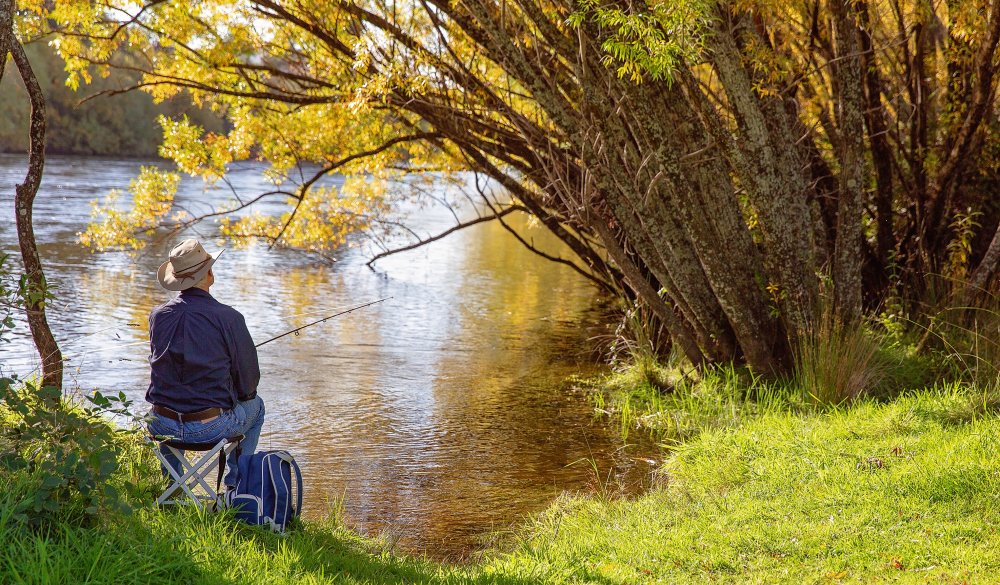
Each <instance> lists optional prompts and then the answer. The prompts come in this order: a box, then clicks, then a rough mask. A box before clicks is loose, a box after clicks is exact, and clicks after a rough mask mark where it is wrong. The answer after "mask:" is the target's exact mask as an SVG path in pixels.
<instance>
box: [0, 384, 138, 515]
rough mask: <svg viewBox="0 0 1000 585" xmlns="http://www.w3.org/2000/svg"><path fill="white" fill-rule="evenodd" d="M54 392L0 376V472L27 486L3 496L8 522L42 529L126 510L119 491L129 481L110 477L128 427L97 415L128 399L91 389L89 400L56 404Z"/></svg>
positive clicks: (124, 407)
mask: <svg viewBox="0 0 1000 585" xmlns="http://www.w3.org/2000/svg"><path fill="white" fill-rule="evenodd" d="M61 397H62V395H61V392H60V390H59V389H57V388H51V387H38V386H36V385H35V384H34V383H32V382H30V381H18V380H16V379H12V378H0V419H2V420H3V426H2V430H0V469H2V473H0V475H7V476H9V477H16V478H20V479H19V481H22V482H24V483H25V486H26V487H24V491H23V492H22V493H21V495H22V496H23V499H21V500H19V501H16V502H11V503H10V505H11V506H12V507H11V508H10V509H8V510H7V511H6V513H7V521H8V522H10V521H13V522H16V523H21V524H24V525H27V526H30V527H33V528H41V527H46V526H51V525H53V524H54V523H55V524H57V523H60V522H71V523H79V522H83V521H85V520H86V519H87V518H93V517H95V516H96V515H97V514H98V513H100V512H103V511H107V510H108V509H117V510H123V509H126V508H125V501H124V499H123V494H122V492H121V490H122V489H123V487H124V488H130V487H131V486H130V485H129V484H127V483H126V484H124V485H123V484H122V483H120V482H113V481H112V478H113V477H114V476H115V474H116V472H118V470H119V466H118V454H119V449H118V444H119V443H120V442H121V438H122V435H123V434H127V433H128V431H127V430H121V429H116V428H115V427H114V426H113V425H112V423H110V422H109V421H108V420H106V419H105V418H103V417H102V414H107V413H109V412H119V411H122V410H127V409H128V406H129V402H128V401H127V400H126V399H125V397H124V395H120V396H118V397H114V398H109V397H105V396H103V395H101V394H99V393H95V395H94V397H93V398H92V401H93V404H94V407H93V408H87V409H85V408H80V407H75V406H71V405H67V404H61V403H60V400H61Z"/></svg>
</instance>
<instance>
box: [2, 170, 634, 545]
mask: <svg viewBox="0 0 1000 585" xmlns="http://www.w3.org/2000/svg"><path fill="white" fill-rule="evenodd" d="M21 165H23V159H21V158H19V157H2V156H0V193H3V194H4V195H3V201H4V204H5V205H7V206H8V207H7V208H6V209H4V210H3V212H4V213H11V212H12V210H11V209H10V207H11V206H12V204H11V203H10V200H11V198H12V196H10V195H7V194H9V193H12V192H13V189H12V185H13V184H14V183H15V182H16V181H17V180H20V178H21V176H20V174H21V173H22V170H21V169H22V168H23V167H22V166H21ZM138 166H139V163H137V162H134V161H121V160H106V159H76V158H58V157H53V158H52V159H51V160H50V161H49V164H48V171H49V172H48V175H47V176H46V179H45V181H44V182H43V185H42V190H41V192H40V194H39V198H38V203H37V207H36V217H37V218H38V225H37V226H36V231H37V233H38V237H39V240H40V241H41V242H43V246H42V254H43V258H44V259H45V264H46V268H47V271H48V277H49V280H50V281H51V282H53V283H55V284H56V285H57V286H58V287H59V288H58V300H57V302H56V303H54V304H53V306H52V307H51V311H52V314H51V316H50V319H51V321H52V323H53V325H54V328H55V330H56V334H57V337H58V338H59V339H60V340H61V341H62V343H63V345H64V352H65V354H66V355H67V356H69V358H70V361H69V364H68V367H67V374H68V380H69V382H70V383H71V384H75V385H77V386H78V387H79V388H80V389H81V390H83V391H88V390H90V389H93V388H99V389H101V390H102V391H112V392H117V391H119V390H121V391H124V392H125V393H126V394H127V395H128V396H129V397H131V398H132V399H134V400H136V401H137V402H140V403H141V400H142V396H143V394H144V391H145V386H146V384H147V383H148V379H149V373H148V366H147V364H146V352H147V347H146V344H145V340H146V339H147V321H146V319H147V315H148V313H149V311H150V309H151V308H152V307H153V306H155V305H156V304H159V303H161V302H164V301H165V300H167V299H168V298H169V297H170V295H171V293H168V292H166V291H163V290H161V289H159V287H158V286H157V285H156V282H155V279H154V277H153V273H154V271H155V268H156V266H157V265H158V264H159V263H160V262H161V261H162V259H163V258H165V256H166V252H167V250H168V249H169V247H170V245H171V244H172V243H173V241H174V240H169V241H161V242H154V243H153V244H152V245H151V246H150V247H149V248H148V249H147V250H145V251H143V252H142V253H140V254H137V255H128V254H123V253H115V254H99V255H95V254H91V253H89V252H87V251H86V250H83V249H81V248H80V247H79V246H78V245H77V244H76V243H75V234H76V233H77V232H79V231H80V230H81V229H82V228H83V226H84V225H85V223H86V221H87V220H88V218H89V201H90V200H91V199H93V198H95V197H98V196H102V195H104V194H105V193H106V192H107V191H108V190H109V189H111V188H124V187H126V186H127V184H128V181H129V180H130V179H131V178H132V177H134V176H135V174H136V173H137V172H138ZM259 170H260V168H259V167H256V166H254V165H245V166H244V167H241V168H239V169H237V172H236V173H234V175H233V179H234V182H235V183H236V186H237V188H239V189H241V190H243V191H244V192H252V191H253V190H260V189H262V188H263V185H262V184H261V183H260V181H259V178H258V177H259V174H258V173H259ZM442 188H444V187H442ZM224 197H225V195H224V194H222V193H218V192H213V191H211V190H209V191H208V192H205V189H204V187H203V186H202V185H201V184H200V183H199V182H197V181H193V180H188V179H186V180H185V181H184V182H183V183H182V185H181V190H180V192H179V195H178V199H179V201H180V202H181V203H184V204H188V205H190V204H193V202H194V201H195V200H202V199H205V198H207V199H208V200H209V201H214V202H215V203H216V204H218V203H220V202H221V201H222V200H223V199H224ZM8 217H9V216H8ZM411 221H416V222H417V224H418V227H419V228H420V229H421V230H422V231H424V232H435V231H438V230H440V229H442V228H444V227H447V226H448V225H449V221H450V216H448V215H447V214H443V213H441V214H435V213H433V212H424V213H423V214H421V215H419V216H417V217H415V218H411ZM516 228H517V229H518V230H520V231H521V232H522V233H525V234H526V235H527V236H528V237H529V238H532V239H533V240H534V241H535V243H536V244H537V245H539V246H542V247H544V248H546V249H547V250H558V249H559V248H558V247H557V246H556V244H557V243H556V242H554V241H553V239H552V238H550V237H547V234H545V233H544V232H543V231H542V230H541V229H539V228H533V227H531V226H529V225H527V224H525V223H524V222H520V223H517V225H516ZM199 230H200V233H199V234H197V235H199V236H200V237H203V238H208V239H211V234H212V230H211V227H210V226H203V227H202V228H199ZM15 238H16V235H15V234H14V232H13V230H12V229H11V227H10V226H9V225H5V224H4V223H2V222H0V245H2V247H3V249H5V250H14V249H15V248H16V239H15ZM216 245H221V244H220V243H215V242H214V241H213V242H212V243H210V244H208V247H209V248H214V247H215V246H216ZM365 260H366V256H365V255H364V254H362V253H361V252H359V251H358V250H348V251H346V252H345V253H344V254H343V256H342V257H341V258H340V261H339V262H337V263H336V264H334V265H333V266H327V265H321V264H317V263H314V262H312V261H311V260H309V259H308V258H306V257H303V256H302V255H301V254H296V253H287V252H267V251H266V250H264V249H262V248H251V249H248V250H228V251H227V252H226V253H225V254H224V255H223V256H222V258H221V259H220V261H219V263H218V264H216V274H217V284H216V286H215V287H213V290H212V292H213V294H214V295H215V296H216V297H217V298H218V299H219V300H221V301H222V302H224V303H227V304H231V305H233V306H235V307H236V308H238V309H239V310H241V311H242V312H243V313H244V314H245V315H246V317H247V322H248V326H249V328H250V330H251V333H252V334H253V336H254V338H255V339H256V340H257V341H262V340H264V339H266V338H268V337H271V336H273V335H276V334H278V333H281V332H283V331H286V330H288V329H291V328H293V327H298V326H301V325H303V324H305V323H308V322H310V321H312V320H315V319H317V318H319V317H321V316H324V315H326V314H330V313H333V312H335V311H336V310H337V309H338V308H340V307H345V306H350V305H354V304H358V303H361V302H366V301H369V300H372V299H376V298H381V297H388V296H391V297H393V298H392V299H391V300H389V301H386V302H384V303H380V304H378V305H374V306H372V307H368V308H365V309H361V310H360V311H358V312H355V313H352V314H350V315H345V316H343V317H339V318H337V319H335V320H332V321H330V322H327V323H324V324H322V325H317V326H315V327H311V328H309V329H307V330H305V331H303V332H302V334H301V335H298V336H288V337H284V338H282V339H280V340H277V341H275V342H273V343H270V344H268V345H266V346H264V347H263V348H261V352H260V358H261V367H262V371H263V379H262V382H261V388H260V394H261V396H262V397H263V398H264V400H265V402H266V404H267V409H268V416H267V419H266V421H265V424H264V434H263V437H262V439H261V448H287V449H289V450H291V451H292V452H293V453H294V454H295V455H296V458H297V459H298V460H299V461H300V462H301V465H302V468H303V472H304V475H305V479H306V485H307V494H306V504H307V510H308V513H309V514H311V515H313V516H317V515H322V514H323V512H324V510H325V509H326V508H327V504H328V502H330V501H331V500H336V499H339V498H344V510H345V513H346V516H347V519H348V520H349V521H350V522H351V523H352V525H354V526H356V527H358V528H360V529H361V530H364V531H368V532H371V533H378V532H383V531H390V532H392V533H394V534H395V535H397V536H398V537H399V541H400V544H401V545H402V546H404V547H406V548H407V549H410V550H415V551H427V552H428V553H429V554H432V555H434V556H454V555H460V554H462V553H464V552H465V551H468V550H469V548H470V547H474V546H475V545H476V543H477V542H479V540H480V539H481V535H482V534H483V533H484V532H486V531H489V530H492V529H496V528H504V527H506V526H508V525H510V524H511V523H513V522H516V521H518V520H520V519H521V518H522V517H523V516H524V515H525V514H528V513H531V512H534V511H538V510H540V509H542V508H544V507H545V506H546V505H547V504H548V503H549V502H551V500H552V498H553V497H554V496H555V495H557V494H558V493H560V492H561V491H564V490H577V489H582V488H584V487H585V486H586V485H587V484H588V482H589V481H590V479H591V473H590V471H589V470H590V469H591V466H590V465H589V464H578V465H571V464H572V463H574V462H578V461H580V460H584V459H591V460H593V462H594V465H596V466H597V468H598V469H600V470H601V471H607V470H609V469H611V468H613V467H616V468H621V469H622V470H623V471H624V469H625V468H629V467H631V464H630V463H629V462H630V461H631V458H629V457H624V458H622V457H618V456H617V455H616V454H617V453H618V451H619V450H620V448H621V444H620V441H619V440H618V438H617V434H616V433H615V431H614V429H610V430H609V429H607V428H605V427H604V426H602V425H601V424H599V423H598V422H595V421H594V419H593V417H592V414H591V409H590V408H589V407H588V406H587V404H586V403H585V402H584V401H583V400H581V399H580V397H578V396H573V395H571V394H570V393H569V392H568V391H567V390H566V389H565V388H564V387H563V385H562V381H563V380H564V379H565V377H566V376H568V375H570V374H573V373H580V372H584V373H586V372H594V371H596V369H597V366H596V365H594V363H593V360H592V359H591V356H590V348H591V346H592V342H591V340H590V339H589V338H590V337H591V336H593V335H595V334H596V333H597V332H599V331H600V330H599V314H598V313H599V311H598V310H597V308H595V303H596V300H595V298H594V292H593V290H592V288H591V287H590V286H589V285H588V284H587V283H586V282H585V281H584V280H583V279H582V278H581V277H579V275H577V274H576V273H574V272H572V271H571V270H569V269H567V268H565V267H562V266H557V265H554V264H552V263H549V262H546V261H544V260H541V259H539V258H538V257H536V256H535V255H533V254H532V253H531V252H529V251H527V250H525V249H524V248H523V247H521V246H520V244H518V243H517V242H516V241H514V239H513V238H511V237H510V236H509V234H507V233H506V232H505V231H504V229H503V228H502V226H500V225H497V224H483V225H480V226H477V227H475V228H471V229H468V230H465V231H462V232H458V233H456V234H455V235H453V236H451V237H449V238H447V239H445V240H442V241H440V242H436V243H434V244H433V245H431V246H427V247H424V248H421V249H418V250H415V251H412V252H408V253H406V254H401V255H396V256H391V257H388V258H386V259H384V260H382V261H380V262H379V263H378V270H377V271H371V270H368V269H367V268H365V267H364V261H365ZM25 333H26V327H22V328H21V334H20V335H19V336H17V337H15V340H14V343H13V344H10V345H9V346H7V347H4V348H3V349H2V351H3V354H2V355H0V366H2V367H4V368H5V369H7V370H10V369H13V370H15V371H18V372H22V373H24V372H26V371H27V370H30V369H31V368H33V367H35V366H36V365H37V358H35V357H34V354H33V352H32V349H31V347H30V343H29V341H28V339H27V338H26V337H24V334H25ZM643 465H644V464H643ZM630 471H631V473H633V474H634V476H635V477H639V476H642V475H643V474H645V473H647V472H648V469H646V468H645V467H642V466H638V467H632V468H631V470H630Z"/></svg>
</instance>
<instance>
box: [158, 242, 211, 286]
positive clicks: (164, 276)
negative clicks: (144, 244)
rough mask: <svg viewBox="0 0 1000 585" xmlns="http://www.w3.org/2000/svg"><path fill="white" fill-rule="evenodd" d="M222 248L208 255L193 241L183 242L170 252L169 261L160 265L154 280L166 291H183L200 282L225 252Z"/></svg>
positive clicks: (198, 243) (199, 244)
mask: <svg viewBox="0 0 1000 585" xmlns="http://www.w3.org/2000/svg"><path fill="white" fill-rule="evenodd" d="M225 251H226V249H225V248H223V249H221V250H219V251H218V252H216V253H214V254H209V253H208V252H206V251H205V248H204V247H202V245H201V243H200V242H198V240H195V239H193V238H192V239H188V240H184V241H183V242H181V243H179V244H177V245H176V246H174V249H173V250H170V259H169V260H167V261H166V262H164V263H163V264H160V268H159V270H157V271H156V280H157V281H159V283H160V286H162V287H163V288H165V289H167V290H173V291H178V290H185V289H189V288H191V287H192V286H194V285H196V284H198V283H199V282H201V279H203V278H205V275H206V274H208V271H209V270H211V269H212V265H213V264H215V261H216V260H218V259H219V256H220V255H221V254H222V253H223V252H225Z"/></svg>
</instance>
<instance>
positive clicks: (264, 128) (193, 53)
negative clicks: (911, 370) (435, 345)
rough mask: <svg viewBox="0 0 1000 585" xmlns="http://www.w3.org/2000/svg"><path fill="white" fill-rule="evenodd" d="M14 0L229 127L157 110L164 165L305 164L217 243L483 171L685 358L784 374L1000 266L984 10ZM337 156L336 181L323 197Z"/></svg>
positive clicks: (297, 230) (305, 225)
mask: <svg viewBox="0 0 1000 585" xmlns="http://www.w3.org/2000/svg"><path fill="white" fill-rule="evenodd" d="M23 8H25V9H26V10H27V12H25V13H24V14H23V18H22V22H21V24H20V27H21V28H20V31H21V33H22V34H24V35H29V36H30V35H35V34H43V33H45V32H46V30H47V28H48V27H49V26H50V25H51V24H52V23H55V28H56V30H57V32H58V36H56V37H55V39H56V40H55V41H54V42H55V46H56V47H57V49H58V50H59V52H60V54H61V55H62V56H63V57H64V58H66V59H67V63H68V67H69V71H70V74H71V77H70V83H71V85H74V84H76V83H79V82H81V81H83V82H86V81H90V80H91V79H92V76H93V75H95V74H103V73H105V72H107V71H109V70H111V69H120V70H126V71H131V72H133V73H135V74H136V75H137V76H138V77H137V82H136V83H135V85H134V87H135V88H136V89H141V90H143V91H146V92H148V93H150V94H151V95H153V96H154V97H155V98H156V99H167V98H170V97H172V96H175V95H178V94H179V93H182V92H183V93H187V94H188V95H190V97H191V99H192V100H193V101H194V102H195V103H196V104H206V105H208V106H210V107H212V108H214V109H215V110H216V111H220V112H225V115H226V117H227V120H228V123H229V124H230V125H231V129H230V130H228V131H226V132H208V133H206V132H204V130H203V129H202V128H199V127H198V126H197V125H195V124H193V123H192V122H191V121H190V120H183V119H181V120H172V121H164V128H165V144H164V147H163V149H162V152H163V153H164V154H165V155H167V156H169V157H171V158H173V159H174V160H175V161H176V162H177V163H178V166H179V168H180V169H181V170H183V171H185V172H191V173H198V174H202V175H205V176H208V177H219V176H222V175H224V173H225V171H226V167H227V165H229V164H230V163H232V162H233V161H235V160H239V159H244V158H248V157H259V158H262V159H264V160H267V161H270V162H271V163H272V164H273V166H274V169H275V172H276V173H279V174H280V173H284V172H287V171H288V170H289V169H291V168H293V167H294V166H295V165H296V164H299V163H301V162H311V163H316V164H317V165H318V168H319V170H318V171H317V173H316V175H315V176H314V177H312V178H309V179H307V180H305V181H303V183H302V184H301V185H299V186H298V187H297V188H296V189H295V190H294V191H289V192H285V193H280V192H279V194H281V195H282V196H288V197H290V198H291V199H292V200H293V201H294V203H295V205H296V207H295V211H293V212H291V213H289V214H288V215H287V216H285V217H283V218H260V217H258V218H251V219H247V220H241V221H234V222H232V223H230V224H229V226H228V229H229V231H230V233H232V234H236V235H241V234H242V235H262V236H264V237H267V238H270V239H272V240H274V241H281V242H284V243H287V244H290V245H306V246H317V245H319V244H318V242H320V241H323V240H326V241H333V242H338V241H342V235H343V230H344V229H352V228H359V227H364V226H365V225H367V220H366V217H367V216H366V213H367V210H368V209H370V208H371V207H372V206H378V205H382V204H384V197H383V195H384V192H382V191H380V189H379V187H380V186H384V185H385V184H387V183H386V182H387V181H389V180H391V179H392V178H393V177H395V176H397V175H398V174H399V173H404V172H406V173H414V172H420V171H428V170H433V171H437V172H445V173H447V172H457V171H475V172H477V173H482V174H484V175H487V176H488V177H490V178H491V179H492V180H493V181H495V182H496V183H498V184H499V185H502V186H503V187H504V188H505V189H506V190H507V192H509V194H510V196H511V197H512V198H513V199H514V200H515V201H516V203H517V205H519V206H521V207H523V208H524V209H525V210H526V211H527V212H529V213H531V214H532V215H534V216H535V217H536V218H537V219H538V220H539V221H540V222H542V223H543V224H544V225H545V226H547V227H548V228H549V229H550V230H551V231H552V232H553V233H555V234H556V235H557V236H559V237H560V238H561V239H562V240H563V241H564V242H566V243H567V244H568V245H569V247H570V248H571V249H572V250H573V251H574V253H575V254H576V256H577V258H576V260H575V265H576V266H577V268H578V269H579V270H580V271H581V272H584V273H586V274H587V276H588V277H589V278H591V279H592V280H593V281H594V282H595V283H598V284H599V285H600V286H602V287H603V288H605V289H607V290H609V291H614V292H616V293H618V294H622V295H625V296H630V297H634V298H638V299H640V300H641V301H642V302H644V303H645V304H647V305H649V307H650V308H651V309H652V310H653V311H654V312H655V313H656V314H657V315H658V317H659V319H661V320H662V322H663V323H664V324H665V325H666V327H667V328H668V329H669V331H670V334H671V337H672V339H673V341H674V342H675V343H676V344H677V346H678V347H679V348H680V349H681V351H683V353H684V354H685V355H686V356H687V357H688V358H689V359H690V360H691V361H693V362H695V363H706V362H709V363H710V362H718V361H730V360H737V361H745V362H747V363H748V364H750V365H751V366H752V367H754V368H755V369H757V370H759V371H774V370H782V369H784V368H787V367H788V365H789V362H790V355H791V353H792V351H793V349H794V347H795V346H796V344H797V343H798V340H799V339H801V338H802V336H803V335H804V334H806V333H807V332H808V331H810V330H811V329H812V328H813V327H814V326H815V324H816V322H817V320H819V319H820V318H829V319H833V320H836V321H837V322H839V323H846V324H851V323H855V322H857V320H858V319H860V318H861V316H862V315H863V313H864V312H865V311H866V310H871V309H873V308H875V307H878V306H880V305H882V304H884V303H885V302H886V299H893V302H894V303H897V302H898V303H901V304H902V305H903V306H906V305H907V304H912V303H916V302H919V301H920V300H921V299H922V298H923V296H924V294H925V291H926V288H927V284H926V282H927V275H928V274H937V275H941V276H943V277H945V278H949V279H963V280H966V281H968V283H969V285H968V287H967V288H966V289H965V290H966V292H975V291H976V290H979V289H981V288H982V287H985V286H987V285H988V283H989V282H990V281H991V279H992V277H993V275H994V272H995V270H996V265H997V262H998V260H1000V235H998V232H997V226H998V224H1000V206H998V205H997V203H996V202H995V198H993V197H991V194H992V193H993V192H994V190H995V187H996V185H995V184H994V183H995V181H996V168H997V164H998V161H1000V158H998V154H1000V152H998V151H997V147H996V144H997V142H996V140H994V139H993V136H994V133H995V132H996V131H997V116H996V113H997V112H996V104H995V85H996V80H995V75H994V74H995V71H996V49H997V44H998V41H1000V0H989V1H987V0H973V1H969V2H952V1H946V2H942V3H935V4H929V3H925V2H914V1H912V0H883V1H869V0H801V1H800V0H791V1H788V0H743V1H739V2H715V1H712V0H683V1H681V2H653V3H641V2H640V3H634V2H630V3H624V2H607V3H602V2H596V1H594V0H584V1H572V0H511V1H506V0H504V1H502V2H501V1H496V0H458V1H450V0H448V1H445V0H420V1H418V2H412V3H396V2H394V1H389V0H356V1H346V0H345V1H338V2H326V1H319V0H288V1H279V0H274V1H241V2H236V1H232V0H206V1H203V2H199V3H197V4H191V3H187V2H175V1H152V2H146V3H144V4H143V3H135V2H124V1H122V2H118V1H117V0H111V1H109V2H106V3H92V2H89V1H85V0H67V1H65V2H58V3H56V4H55V5H54V7H53V6H52V5H51V4H49V3H44V2H41V1H40V0H35V2H33V3H27V4H26V5H25V6H23ZM126 48H127V54H128V58H127V59H126V58H124V57H123V55H124V52H125V49H126ZM329 173H342V174H344V175H346V176H347V177H348V180H347V183H346V184H345V186H344V187H343V188H340V189H337V190H333V189H315V187H314V186H315V184H316V182H317V181H318V179H319V177H321V176H323V175H325V174H329ZM279 191H280V190H279ZM486 199H487V203H488V204H489V205H491V206H492V213H493V214H494V215H495V216H497V218H498V219H497V220H498V221H503V219H502V216H501V215H502V213H503V211H504V210H503V209H502V207H501V206H499V204H498V203H497V202H496V201H495V200H493V199H490V198H488V197H487V198H486ZM162 208H164V206H160V207H157V208H156V209H162ZM165 208H169V206H166V207H165ZM147 211H148V210H147ZM158 213H159V212H158V211H152V212H148V213H143V214H140V215H143V216H144V217H143V218H139V219H137V221H139V223H137V224H128V223H125V224H122V225H119V226H118V228H119V230H127V229H129V228H132V229H140V228H143V229H144V227H148V224H145V223H142V222H144V221H155V220H156V217H157V214H158ZM296 226H298V227H296ZM338 238H340V239H339V240H338Z"/></svg>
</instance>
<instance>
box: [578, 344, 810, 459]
mask: <svg viewBox="0 0 1000 585" xmlns="http://www.w3.org/2000/svg"><path fill="white" fill-rule="evenodd" d="M645 368H655V370H656V371H655V375H652V376H651V375H650V374H649V373H648V372H645V371H643V369H641V368H623V369H621V370H620V371H617V372H614V373H612V374H610V375H608V376H606V377H604V378H600V379H596V380H587V381H578V385H579V386H581V387H583V388H584V389H586V390H587V391H588V392H589V393H590V396H591V399H592V401H593V402H594V405H595V408H596V410H597V412H599V413H601V414H603V415H607V416H610V417H612V418H614V419H615V420H616V421H617V422H618V424H619V427H620V429H621V433H622V437H623V438H624V439H627V438H628V436H629V434H630V433H632V432H645V433H648V434H649V435H651V436H652V437H653V438H654V439H656V440H657V441H659V442H660V443H662V444H664V445H668V446H670V445H679V444H681V443H683V442H684V441H686V440H688V439H691V438H693V437H694V436H696V435H697V434H698V433H700V432H702V431H703V430H706V429H715V428H728V427H735V426H739V425H740V424H741V423H742V422H743V421H745V420H749V419H752V418H754V417H758V416H760V415H762V414H766V413H773V412H781V411H785V410H789V409H792V408H795V406H796V405H797V404H798V403H799V402H800V401H799V400H798V397H796V396H794V393H792V392H791V391H790V389H789V387H788V386H787V385H786V384H785V383H784V382H783V381H780V380H771V379H767V378H764V377H762V376H758V375H754V374H753V373H752V372H750V371H749V370H747V369H746V368H740V367H737V366H733V365H727V366H719V367H715V368H708V369H705V370H703V371H701V372H698V371H696V370H694V369H693V368H687V369H685V368H683V367H668V366H664V365H660V364H658V363H655V362H653V363H652V364H647V365H646V366H645ZM650 378H655V379H656V380H658V381H659V383H653V382H651V381H650ZM664 388H668V390H664Z"/></svg>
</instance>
